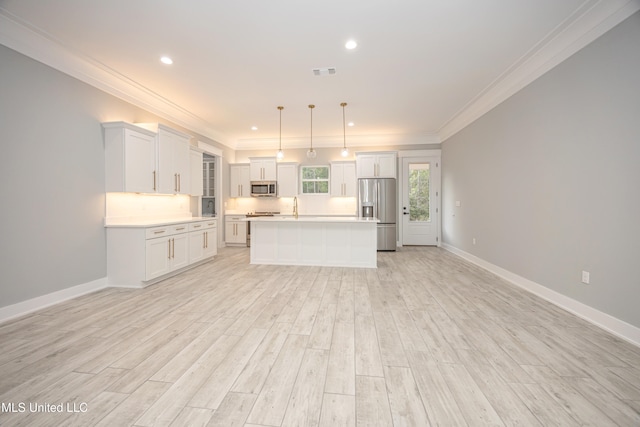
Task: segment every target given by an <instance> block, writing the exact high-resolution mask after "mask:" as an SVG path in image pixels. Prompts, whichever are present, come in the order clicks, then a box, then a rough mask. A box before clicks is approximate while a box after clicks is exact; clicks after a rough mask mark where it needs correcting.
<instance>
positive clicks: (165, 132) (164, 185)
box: [156, 125, 200, 194]
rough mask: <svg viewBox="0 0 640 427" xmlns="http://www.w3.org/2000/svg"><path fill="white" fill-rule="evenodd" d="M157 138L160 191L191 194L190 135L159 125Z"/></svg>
mask: <svg viewBox="0 0 640 427" xmlns="http://www.w3.org/2000/svg"><path fill="white" fill-rule="evenodd" d="M156 138H157V141H158V171H159V178H158V186H159V187H158V188H159V192H160V193H163V194H189V193H190V192H191V187H190V184H191V182H190V181H191V162H190V156H189V139H190V136H189V135H186V134H184V133H182V132H178V131H176V130H174V129H171V128H168V127H166V126H163V125H158V134H157V136H156ZM199 169H200V168H198V170H199Z"/></svg>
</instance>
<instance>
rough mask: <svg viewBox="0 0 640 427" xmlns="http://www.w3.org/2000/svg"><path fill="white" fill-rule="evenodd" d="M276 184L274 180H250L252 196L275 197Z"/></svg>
mask: <svg viewBox="0 0 640 427" xmlns="http://www.w3.org/2000/svg"><path fill="white" fill-rule="evenodd" d="M277 188H278V184H277V183H276V182H275V181H251V196H252V197H277V194H276V193H277Z"/></svg>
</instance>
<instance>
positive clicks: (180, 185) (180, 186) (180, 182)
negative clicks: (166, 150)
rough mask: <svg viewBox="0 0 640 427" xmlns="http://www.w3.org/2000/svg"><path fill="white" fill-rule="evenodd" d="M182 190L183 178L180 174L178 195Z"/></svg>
mask: <svg viewBox="0 0 640 427" xmlns="http://www.w3.org/2000/svg"><path fill="white" fill-rule="evenodd" d="M181 189H182V177H181V176H180V174H178V193H179V192H180V190H181Z"/></svg>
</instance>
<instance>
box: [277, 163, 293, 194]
mask: <svg viewBox="0 0 640 427" xmlns="http://www.w3.org/2000/svg"><path fill="white" fill-rule="evenodd" d="M297 195H298V164H297V163H278V197H295V196H297Z"/></svg>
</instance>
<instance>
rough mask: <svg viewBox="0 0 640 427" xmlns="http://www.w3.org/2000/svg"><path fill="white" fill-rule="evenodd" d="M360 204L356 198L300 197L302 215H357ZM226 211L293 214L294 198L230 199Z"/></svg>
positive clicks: (299, 203) (299, 208)
mask: <svg viewBox="0 0 640 427" xmlns="http://www.w3.org/2000/svg"><path fill="white" fill-rule="evenodd" d="M357 208H358V202H357V199H356V198H355V197H330V196H320V195H315V196H298V213H299V214H300V215H355V214H356V210H357ZM225 209H226V210H231V211H235V212H237V213H247V212H256V211H258V212H280V213H282V214H292V213H293V197H279V198H269V197H254V198H237V199H229V200H228V201H227V203H226V207H225Z"/></svg>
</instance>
